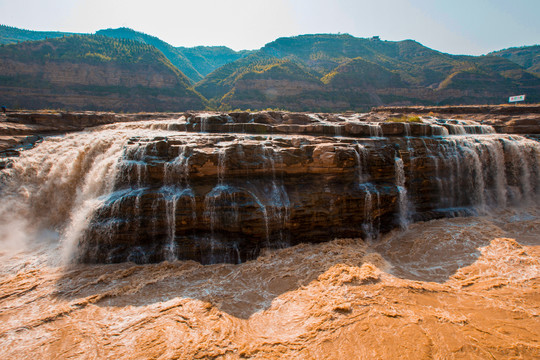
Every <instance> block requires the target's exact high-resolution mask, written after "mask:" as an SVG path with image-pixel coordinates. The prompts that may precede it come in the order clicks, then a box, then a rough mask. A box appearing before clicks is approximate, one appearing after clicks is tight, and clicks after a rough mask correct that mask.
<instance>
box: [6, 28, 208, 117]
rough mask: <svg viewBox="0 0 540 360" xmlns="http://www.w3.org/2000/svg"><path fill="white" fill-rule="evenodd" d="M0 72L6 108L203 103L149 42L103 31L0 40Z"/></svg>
mask: <svg viewBox="0 0 540 360" xmlns="http://www.w3.org/2000/svg"><path fill="white" fill-rule="evenodd" d="M0 74H1V75H0V98H1V99H2V103H3V104H4V105H6V106H8V107H9V108H13V107H24V108H31V109H37V108H62V109H71V110H78V109H85V110H115V111H142V110H151V111H180V110H187V109H201V108H203V107H204V105H205V99H204V98H202V97H201V96H200V95H199V94H198V93H196V92H195V91H194V90H193V88H191V85H190V82H189V80H188V79H187V78H186V77H185V76H184V75H183V74H182V73H181V72H180V71H179V70H178V69H177V68H176V67H175V66H173V65H172V64H171V62H170V61H169V60H168V59H167V58H166V57H165V56H164V55H163V54H162V53H161V52H159V51H158V50H157V49H156V48H155V47H153V46H150V45H144V44H141V43H139V42H135V41H130V40H118V39H112V38H108V37H104V36H95V35H93V36H78V35H75V36H69V37H62V38H56V39H48V40H41V41H29V42H23V43H20V44H11V45H3V46H2V47H0Z"/></svg>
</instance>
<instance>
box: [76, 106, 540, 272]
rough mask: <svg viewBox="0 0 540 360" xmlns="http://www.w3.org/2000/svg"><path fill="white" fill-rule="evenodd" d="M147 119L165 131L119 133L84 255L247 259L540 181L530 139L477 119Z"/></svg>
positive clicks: (468, 205) (471, 204) (476, 204)
mask: <svg viewBox="0 0 540 360" xmlns="http://www.w3.org/2000/svg"><path fill="white" fill-rule="evenodd" d="M152 126H153V127H152V128H153V129H156V128H161V129H163V130H168V131H171V130H174V131H173V132H166V133H163V135H159V136H150V137H145V136H139V137H134V138H131V139H130V141H129V142H128V143H127V145H126V146H125V148H124V151H123V153H122V158H121V161H120V165H119V167H118V172H117V175H116V180H115V186H114V191H113V192H112V193H111V194H109V195H108V196H107V197H106V198H105V199H104V203H103V205H102V206H101V207H100V208H99V209H98V210H97V211H96V212H95V214H94V217H93V220H92V222H91V225H90V226H89V228H88V229H87V231H86V233H85V235H84V237H83V240H82V241H81V246H80V248H79V254H78V255H79V259H80V260H81V261H83V262H96V261H97V262H119V261H136V262H155V261H161V260H165V259H169V260H170V259H192V260H196V261H200V262H202V263H215V262H243V261H246V260H249V259H253V258H254V257H256V256H257V254H258V253H259V251H260V250H261V249H262V248H264V247H280V246H288V245H292V244H296V243H299V242H320V241H326V240H330V239H333V238H336V237H364V238H366V237H371V238H376V237H377V236H378V235H379V234H380V233H381V232H385V231H388V230H390V229H392V228H395V227H406V226H407V224H408V223H410V222H411V221H417V220H427V219H433V218H438V217H443V216H455V215H463V214H472V213H478V212H484V211H486V210H488V209H490V208H497V207H504V206H507V205H508V204H516V203H520V202H523V201H527V200H528V201H536V200H537V196H538V195H537V194H538V193H539V192H540V184H539V182H538V179H540V163H539V161H540V160H539V159H540V146H539V144H538V143H537V142H535V141H533V140H527V139H525V138H522V137H519V136H517V137H516V136H508V135H494V134H490V133H493V132H494V131H493V129H492V128H491V129H490V128H489V127H486V126H482V125H480V124H477V123H474V122H472V121H469V122H466V123H465V124H462V123H460V122H459V121H454V122H453V123H452V122H449V121H445V122H438V123H432V124H429V123H418V124H415V123H413V124H408V123H400V122H390V123H382V124H374V123H365V122H362V121H360V120H358V119H357V118H355V119H352V118H347V119H345V118H339V117H337V116H334V117H332V116H328V117H325V118H322V117H320V116H316V115H308V114H284V113H256V114H246V113H244V114H241V113H240V114H239V113H237V114H186V115H185V116H183V117H181V118H179V119H177V120H169V121H166V122H156V123H154V124H153V125H152ZM249 133H251V134H249ZM308 134H309V135H308ZM336 134H340V135H339V136H336ZM449 134H461V135H459V136H454V135H449ZM463 134H465V135H463ZM472 134H478V135H472Z"/></svg>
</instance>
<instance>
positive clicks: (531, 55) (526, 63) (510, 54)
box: [488, 45, 540, 75]
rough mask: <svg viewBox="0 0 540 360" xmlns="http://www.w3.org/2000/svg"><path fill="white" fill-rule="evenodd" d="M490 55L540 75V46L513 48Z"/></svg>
mask: <svg viewBox="0 0 540 360" xmlns="http://www.w3.org/2000/svg"><path fill="white" fill-rule="evenodd" d="M488 55H492V56H500V57H503V58H505V59H508V60H510V61H513V62H515V63H516V64H519V65H521V66H523V67H524V68H525V69H527V70H528V71H530V72H532V73H535V74H537V75H540V45H533V46H523V47H513V48H509V49H504V50H499V51H494V52H491V53H489V54H488Z"/></svg>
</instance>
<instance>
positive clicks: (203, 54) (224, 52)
mask: <svg viewBox="0 0 540 360" xmlns="http://www.w3.org/2000/svg"><path fill="white" fill-rule="evenodd" d="M176 49H177V50H178V51H180V53H182V54H183V55H184V56H185V57H186V59H188V60H189V61H190V62H191V64H192V66H193V67H194V68H195V69H197V71H198V72H199V74H201V75H202V76H203V77H205V76H206V75H208V74H210V73H211V72H212V71H214V70H216V69H217V68H220V67H222V66H223V65H226V64H228V63H231V62H233V61H236V60H238V59H240V58H243V57H244V56H247V55H249V54H250V53H252V51H250V50H242V51H234V50H232V49H230V48H228V47H226V46H196V47H191V48H188V47H177V48H176Z"/></svg>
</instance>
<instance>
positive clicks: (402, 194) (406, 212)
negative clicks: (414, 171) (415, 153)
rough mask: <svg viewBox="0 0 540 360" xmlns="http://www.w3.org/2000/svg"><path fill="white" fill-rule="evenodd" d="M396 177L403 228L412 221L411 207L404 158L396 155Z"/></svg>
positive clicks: (399, 213) (399, 212) (399, 220)
mask: <svg viewBox="0 0 540 360" xmlns="http://www.w3.org/2000/svg"><path fill="white" fill-rule="evenodd" d="M394 164H395V177H396V188H397V192H398V213H397V216H398V223H399V225H400V226H401V227H402V228H404V229H405V228H407V226H408V225H409V223H410V208H409V199H408V195H407V188H406V186H405V168H404V165H403V160H402V159H401V158H400V157H395V159H394Z"/></svg>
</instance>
